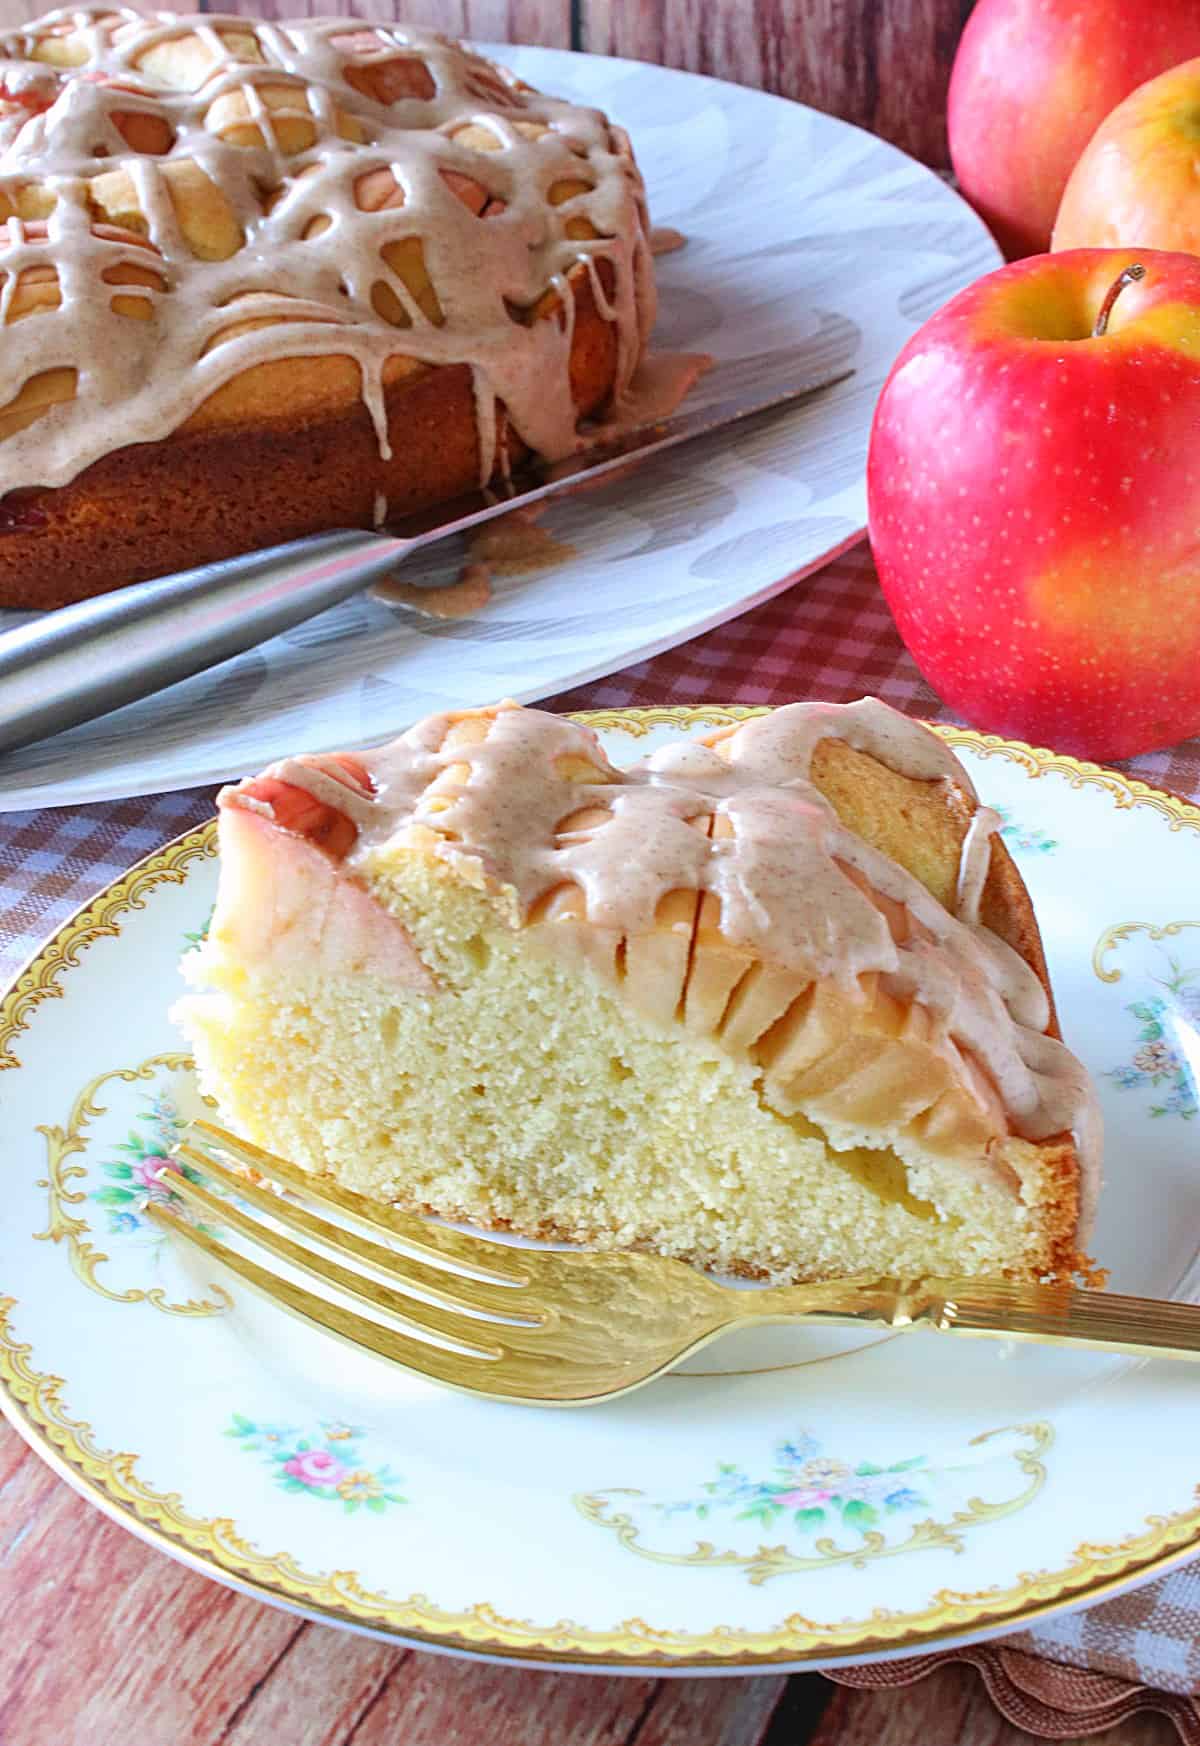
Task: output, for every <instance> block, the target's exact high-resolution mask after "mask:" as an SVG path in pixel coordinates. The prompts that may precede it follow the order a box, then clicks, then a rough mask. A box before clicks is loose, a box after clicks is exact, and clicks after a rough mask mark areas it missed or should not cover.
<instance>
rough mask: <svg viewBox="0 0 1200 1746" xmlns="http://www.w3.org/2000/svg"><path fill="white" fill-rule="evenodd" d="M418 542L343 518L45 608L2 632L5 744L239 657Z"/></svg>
mask: <svg viewBox="0 0 1200 1746" xmlns="http://www.w3.org/2000/svg"><path fill="white" fill-rule="evenodd" d="M421 543H423V542H422V541H417V540H398V539H394V538H392V537H391V536H390V535H387V534H379V533H365V532H361V531H358V530H355V529H352V528H345V529H342V530H341V531H339V532H336V533H328V534H318V535H316V536H315V537H313V538H310V539H303V540H293V541H291V542H290V543H289V544H287V545H282V546H273V547H271V548H270V550H268V551H265V552H251V553H249V554H248V555H247V556H245V557H242V558H226V559H223V560H222V561H221V562H220V563H216V564H203V565H201V566H200V567H199V568H198V569H195V570H183V571H181V572H179V573H178V574H177V575H174V576H164V577H161V578H160V579H159V580H157V581H153V582H140V583H137V584H135V585H134V586H133V587H130V588H120V589H117V590H115V591H114V592H113V593H111V594H102V595H99V596H97V597H96V598H95V599H94V600H82V601H80V602H79V603H78V604H77V605H75V606H68V607H66V608H64V609H63V610H62V611H59V612H47V613H44V614H40V615H39V616H38V617H37V618H35V619H31V620H30V622H29V623H27V624H23V625H20V626H19V627H18V628H17V629H16V630H12V631H8V632H6V633H5V634H4V635H3V636H0V752H8V751H12V750H14V749H15V748H16V747H18V746H24V745H28V744H29V742H30V741H31V740H40V739H44V738H45V737H46V736H47V735H49V734H56V733H61V732H62V731H63V730H64V729H65V728H71V727H77V726H78V725H79V724H80V722H85V721H91V720H92V719H93V718H94V717H95V716H98V715H104V714H106V713H107V712H108V711H109V710H111V709H119V708H120V706H121V705H122V704H124V703H134V702H136V701H137V699H138V698H141V697H147V696H149V695H150V693H151V692H154V691H161V690H162V689H163V687H164V686H166V685H174V684H175V683H176V682H177V681H178V680H180V679H188V678H190V677H191V676H192V674H193V673H199V672H202V671H203V670H204V669H205V668H206V667H212V666H215V665H216V663H217V662H218V661H227V660H228V659H229V658H230V657H231V656H233V655H240V654H242V653H244V651H245V650H247V649H251V648H254V647H255V645H256V644H258V643H262V642H265V641H266V640H267V639H268V638H269V637H274V636H278V635H279V634H280V632H281V631H285V630H289V629H290V628H291V627H292V626H293V625H296V624H301V623H303V621H304V620H305V619H307V618H312V617H313V616H314V615H315V614H316V613H318V612H324V611H325V609H326V608H327V607H330V606H336V605H337V604H338V603H339V602H340V601H342V600H346V599H348V598H349V597H350V596H351V595H353V594H357V593H358V592H359V590H360V589H362V588H365V587H366V586H367V584H368V583H370V582H373V581H376V580H378V578H380V577H381V576H384V575H386V574H387V573H388V572H389V571H390V570H392V569H394V568H395V566H396V565H397V564H398V563H400V561H401V560H402V559H403V558H404V557H405V556H406V555H407V554H408V553H409V552H410V551H411V550H412V549H413V548H414V546H416V545H418V544H421Z"/></svg>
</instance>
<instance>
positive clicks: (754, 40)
mask: <svg viewBox="0 0 1200 1746" xmlns="http://www.w3.org/2000/svg"><path fill="white" fill-rule="evenodd" d="M125 3H126V4H129V3H130V0H125ZM133 3H135V4H138V5H139V10H142V11H147V12H149V11H154V10H157V7H156V6H155V5H152V4H150V3H149V0H133ZM971 3H972V0H206V3H205V4H204V5H203V6H202V8H201V9H202V10H205V11H209V12H217V11H234V12H239V13H242V14H244V15H250V16H253V17H259V18H284V17H293V18H294V17H304V16H310V15H312V14H314V13H320V14H329V13H335V12H337V13H346V14H349V15H352V16H353V17H356V18H395V17H400V18H404V19H406V20H407V21H408V22H410V23H413V24H426V25H434V26H436V27H437V28H438V29H439V30H446V31H449V32H451V33H453V34H455V35H462V36H472V37H476V38H478V39H482V40H485V41H486V40H490V41H495V42H531V43H545V44H547V45H548V46H550V47H552V48H576V49H586V50H588V51H589V52H591V53H593V54H608V55H628V56H630V57H631V58H632V59H634V60H644V61H657V62H660V63H661V64H663V65H665V66H668V67H686V68H688V69H690V70H691V71H693V72H698V73H711V74H714V75H715V76H716V77H717V78H720V79H734V80H736V81H738V82H739V83H741V84H744V85H756V86H759V87H760V88H761V89H763V90H766V91H778V92H780V93H782V95H783V96H785V97H795V98H798V99H799V100H800V101H801V102H803V103H811V104H813V105H814V106H815V107H816V108H818V109H825V110H828V111H829V113H830V114H832V115H840V116H842V117H843V118H844V119H845V120H847V121H853V122H857V123H858V125H859V126H860V127H866V128H870V130H871V131H872V132H873V133H878V134H882V136H883V138H884V139H888V140H891V141H893V142H894V144H896V145H898V146H900V147H901V148H902V149H903V150H904V151H906V152H911V153H912V154H913V156H914V157H918V158H921V159H923V161H924V162H925V163H928V164H933V165H934V166H935V167H936V168H939V169H940V168H943V167H944V166H945V165H947V164H948V163H949V156H948V153H947V150H946V130H945V124H944V120H943V116H944V112H945V99H946V85H947V82H948V80H949V77H950V64H951V61H952V60H953V58H954V48H955V44H956V43H957V41H958V37H959V33H960V31H961V29H962V26H963V23H964V21H965V19H966V16H967V13H968V12H969V11H970V9H971ZM188 8H189V0H178V10H180V11H186V10H188ZM46 10H48V5H47V4H44V3H43V0H0V28H2V27H3V26H5V25H13V24H17V23H20V22H22V21H24V20H25V19H28V18H34V17H36V16H37V15H38V14H39V13H41V12H44V11H46ZM635 143H636V142H635Z"/></svg>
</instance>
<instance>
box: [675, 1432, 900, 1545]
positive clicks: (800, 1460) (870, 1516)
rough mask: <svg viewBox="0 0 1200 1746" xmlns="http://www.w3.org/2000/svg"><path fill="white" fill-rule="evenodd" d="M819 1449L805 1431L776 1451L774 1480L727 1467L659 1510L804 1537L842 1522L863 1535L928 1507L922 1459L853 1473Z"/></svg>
mask: <svg viewBox="0 0 1200 1746" xmlns="http://www.w3.org/2000/svg"><path fill="white" fill-rule="evenodd" d="M820 1450H821V1445H820V1443H819V1442H818V1440H817V1439H816V1437H814V1436H813V1435H812V1434H811V1433H810V1432H808V1431H800V1432H799V1433H798V1434H797V1435H796V1436H794V1437H791V1438H787V1439H785V1440H784V1441H782V1442H780V1443H779V1444H777V1446H776V1449H775V1462H774V1466H773V1468H772V1470H771V1473H770V1475H769V1477H765V1478H758V1477H754V1476H752V1475H751V1474H748V1473H747V1472H746V1471H745V1470H744V1469H743V1468H742V1467H739V1466H738V1465H737V1464H736V1463H734V1462H722V1463H721V1465H720V1466H719V1467H718V1468H717V1477H716V1478H715V1479H708V1480H705V1481H704V1483H703V1485H702V1486H701V1488H700V1491H699V1492H698V1493H694V1494H693V1495H692V1496H691V1497H688V1498H683V1499H680V1500H678V1501H672V1502H662V1503H658V1504H656V1505H655V1506H654V1507H655V1508H656V1509H657V1510H658V1512H659V1513H660V1514H661V1515H663V1516H673V1515H681V1514H687V1513H689V1512H690V1513H691V1514H693V1515H695V1516H696V1517H697V1519H698V1520H700V1521H704V1520H705V1519H706V1518H707V1517H709V1516H710V1515H713V1514H715V1513H717V1512H719V1511H722V1510H731V1511H732V1512H733V1514H734V1516H735V1517H736V1519H737V1520H738V1521H742V1522H745V1521H755V1522H759V1523H761V1525H762V1526H763V1527H764V1528H771V1527H774V1526H775V1525H776V1524H777V1523H779V1522H780V1521H788V1522H790V1523H791V1524H792V1525H793V1526H794V1527H795V1528H798V1529H800V1530H801V1532H803V1533H813V1532H815V1531H816V1530H817V1529H818V1528H823V1527H825V1526H827V1525H829V1524H830V1523H838V1522H841V1523H843V1524H844V1525H845V1526H846V1527H849V1528H853V1529H855V1530H856V1531H857V1532H858V1533H860V1534H865V1533H866V1532H867V1530H868V1529H869V1528H873V1527H874V1526H875V1525H876V1523H878V1522H879V1521H881V1520H882V1519H883V1518H884V1516H887V1515H895V1514H896V1513H898V1512H899V1511H903V1510H914V1509H924V1508H927V1507H928V1505H929V1495H928V1489H929V1488H928V1486H926V1485H921V1484H920V1476H921V1470H922V1469H925V1468H927V1466H928V1463H927V1461H926V1458H925V1456H924V1455H914V1456H911V1457H910V1458H909V1459H908V1460H907V1461H894V1462H892V1463H891V1465H890V1466H887V1467H876V1466H875V1465H873V1463H871V1462H870V1461H859V1462H857V1463H856V1464H854V1465H853V1466H852V1465H851V1464H850V1463H849V1462H846V1461H839V1460H835V1459H831V1458H830V1457H828V1456H823V1455H822V1454H821V1452H820Z"/></svg>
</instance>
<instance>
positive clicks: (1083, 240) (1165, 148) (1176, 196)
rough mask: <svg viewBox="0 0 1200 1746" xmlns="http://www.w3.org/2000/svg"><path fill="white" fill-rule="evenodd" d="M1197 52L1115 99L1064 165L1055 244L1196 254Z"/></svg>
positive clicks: (1199, 207)
mask: <svg viewBox="0 0 1200 1746" xmlns="http://www.w3.org/2000/svg"><path fill="white" fill-rule="evenodd" d="M1198 149H1200V60H1195V61H1185V62H1184V63H1183V65H1182V66H1181V67H1172V68H1171V69H1170V71H1169V72H1166V73H1160V74H1159V76H1158V78H1157V79H1151V80H1150V81H1149V83H1148V84H1145V85H1139V87H1138V89H1137V90H1136V91H1134V92H1133V93H1132V94H1131V95H1130V96H1128V97H1126V99H1125V101H1124V103H1119V104H1118V105H1117V107H1116V108H1115V109H1114V110H1113V112H1112V114H1111V115H1110V116H1108V117H1107V118H1106V119H1105V120H1104V121H1102V122H1101V124H1100V126H1099V128H1098V129H1097V131H1096V132H1095V133H1094V134H1093V135H1092V138H1091V142H1090V143H1089V145H1088V146H1087V148H1086V149H1085V151H1084V154H1083V156H1082V157H1081V158H1080V160H1079V162H1078V163H1077V164H1076V165H1075V168H1074V169H1073V170H1072V172H1071V176H1070V180H1069V181H1068V182H1067V187H1066V192H1065V193H1064V195H1063V198H1062V205H1061V206H1060V207H1059V209H1058V217H1057V219H1056V220H1055V222H1054V241H1053V243H1052V245H1051V246H1052V247H1053V248H1055V249H1079V248H1105V249H1111V248H1126V247H1129V248H1153V249H1184V250H1186V251H1187V252H1188V253H1189V254H1193V255H1194V254H1200V182H1198V181H1197V179H1196V159H1197V151H1198Z"/></svg>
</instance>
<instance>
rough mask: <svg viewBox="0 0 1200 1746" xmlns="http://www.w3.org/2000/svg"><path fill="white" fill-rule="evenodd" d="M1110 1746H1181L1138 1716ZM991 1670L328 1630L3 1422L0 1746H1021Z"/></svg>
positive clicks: (1169, 1730) (1112, 1736) (1106, 1738)
mask: <svg viewBox="0 0 1200 1746" xmlns="http://www.w3.org/2000/svg"><path fill="white" fill-rule="evenodd" d="M1091 1738H1092V1739H1093V1740H1094V1741H1097V1742H1102V1743H1103V1746H1177V1741H1176V1735H1175V1731H1174V1729H1173V1727H1172V1726H1171V1724H1170V1723H1169V1722H1168V1721H1167V1720H1165V1719H1164V1718H1161V1717H1158V1716H1153V1715H1151V1716H1138V1717H1135V1718H1134V1719H1133V1720H1131V1721H1129V1722H1127V1723H1125V1724H1124V1725H1123V1726H1121V1727H1119V1728H1115V1729H1112V1730H1111V1731H1109V1732H1108V1733H1105V1734H1101V1735H1093V1736H1091ZM1030 1739H1031V1736H1030V1735H1028V1734H1025V1733H1023V1732H1022V1731H1021V1730H1020V1729H1017V1728H1014V1727H1011V1726H1010V1725H1009V1723H1007V1722H1006V1721H1005V1720H1004V1719H1003V1717H1002V1716H1000V1715H999V1714H998V1712H997V1711H996V1710H995V1709H994V1708H993V1707H992V1704H991V1702H990V1701H989V1699H988V1697H987V1695H986V1693H985V1691H984V1689H983V1686H982V1685H981V1683H980V1682H979V1679H978V1677H977V1676H976V1674H975V1673H974V1672H973V1671H971V1670H969V1669H967V1668H962V1667H951V1668H945V1669H943V1670H942V1671H941V1672H939V1673H937V1674H935V1675H934V1676H933V1677H931V1678H929V1679H926V1680H924V1681H923V1682H922V1683H921V1684H919V1685H915V1686H912V1687H910V1688H908V1689H906V1690H903V1691H889V1692H851V1691H847V1690H843V1689H839V1688H838V1687H835V1686H833V1685H831V1684H830V1683H829V1682H828V1681H827V1680H824V1679H822V1678H820V1676H819V1675H817V1674H804V1675H799V1676H797V1677H795V1678H792V1679H787V1678H785V1677H783V1676H776V1675H771V1676H765V1677H762V1678H758V1679H650V1678H628V1679H626V1678H606V1677H602V1676H599V1675H593V1674H569V1673H537V1672H531V1671H527V1670H525V1669H523V1668H508V1667H492V1666H483V1665H481V1664H480V1663H477V1662H468V1661H458V1660H452V1659H450V1658H448V1657H446V1656H441V1655H428V1654H421V1653H416V1652H413V1651H410V1650H404V1649H400V1648H395V1647H393V1646H391V1645H390V1644H387V1643H377V1642H375V1641H373V1640H371V1639H369V1638H366V1637H358V1636H354V1635H351V1634H350V1633H349V1632H345V1631H337V1630H334V1629H333V1628H332V1627H331V1626H327V1625H312V1624H307V1623H305V1622H303V1621H302V1620H300V1619H297V1618H294V1617H293V1616H292V1615H291V1614H290V1613H284V1612H280V1611H277V1610H276V1609H275V1608H274V1607H268V1606H264V1605H263V1604H262V1603H261V1602H259V1601H256V1600H248V1599H246V1598H245V1597H244V1596H242V1595H239V1594H235V1593H233V1591H232V1590H230V1589H226V1588H222V1587H221V1586H220V1585H219V1584H217V1583H215V1582H212V1581H210V1580H209V1579H208V1578H207V1577H204V1576H197V1575H195V1574H194V1573H193V1572H192V1571H190V1570H187V1569H185V1568H184V1567H183V1566H182V1565H180V1564H176V1563H175V1562H174V1561H173V1560H171V1559H169V1558H167V1557H166V1556H165V1555H164V1554H162V1553H161V1552H157V1551H153V1550H151V1548H149V1547H147V1546H143V1545H142V1544H141V1542H140V1541H138V1540H135V1539H134V1538H133V1536H132V1535H131V1534H128V1533H126V1532H125V1530H124V1529H122V1528H118V1527H117V1526H116V1525H115V1523H112V1522H110V1521H109V1520H108V1519H107V1518H106V1517H105V1516H102V1515H101V1514H100V1512H99V1511H98V1510H96V1509H94V1508H93V1507H92V1505H90V1504H87V1503H85V1502H84V1501H83V1499H82V1498H79V1497H77V1496H76V1495H75V1493H74V1492H72V1491H71V1490H70V1489H69V1488H68V1487H67V1486H66V1485H65V1484H64V1483H63V1481H62V1480H61V1479H59V1478H58V1477H57V1476H56V1475H55V1474H54V1473H52V1472H51V1471H50V1469H49V1468H48V1467H47V1466H45V1464H44V1463H43V1462H42V1461H41V1459H40V1458H39V1457H38V1456H36V1455H34V1454H33V1452H32V1451H31V1450H29V1449H27V1448H26V1446H25V1444H24V1443H23V1442H22V1441H21V1439H20V1438H19V1437H18V1436H17V1435H16V1433H15V1432H14V1431H12V1430H10V1429H9V1428H8V1426H7V1425H5V1424H3V1423H2V1422H0V1746H479V1743H482V1742H486V1746H633V1743H634V1742H635V1741H636V1743H637V1746H685V1743H686V1746H801V1743H802V1742H808V1743H811V1746H1019V1743H1021V1742H1027V1741H1029V1740H1030Z"/></svg>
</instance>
